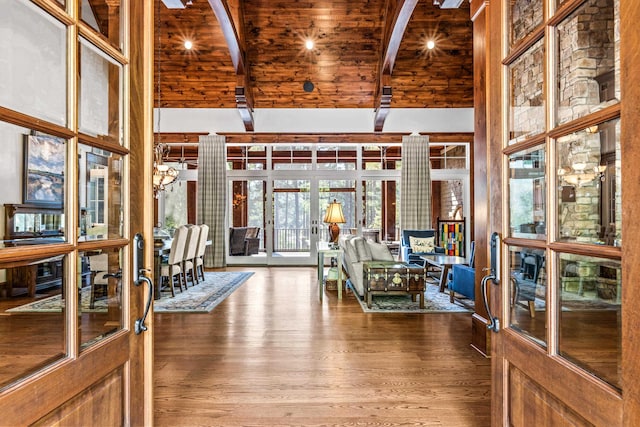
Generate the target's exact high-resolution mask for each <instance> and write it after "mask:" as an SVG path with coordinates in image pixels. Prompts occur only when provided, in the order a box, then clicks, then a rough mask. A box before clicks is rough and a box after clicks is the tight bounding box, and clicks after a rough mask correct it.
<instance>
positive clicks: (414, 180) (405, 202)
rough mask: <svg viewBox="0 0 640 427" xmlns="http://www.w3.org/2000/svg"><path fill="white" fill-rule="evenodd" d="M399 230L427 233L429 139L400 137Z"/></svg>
mask: <svg viewBox="0 0 640 427" xmlns="http://www.w3.org/2000/svg"><path fill="white" fill-rule="evenodd" d="M400 228H401V229H402V230H427V229H431V228H433V227H432V224H431V162H430V161H429V137H428V136H422V135H410V136H403V137H402V174H401V180H400Z"/></svg>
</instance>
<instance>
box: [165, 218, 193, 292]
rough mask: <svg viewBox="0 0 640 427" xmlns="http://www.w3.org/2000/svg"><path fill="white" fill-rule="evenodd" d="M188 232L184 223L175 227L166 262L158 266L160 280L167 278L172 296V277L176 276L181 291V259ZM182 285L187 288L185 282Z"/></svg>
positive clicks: (173, 290)
mask: <svg viewBox="0 0 640 427" xmlns="http://www.w3.org/2000/svg"><path fill="white" fill-rule="evenodd" d="M188 232H189V229H188V228H187V227H186V226H184V225H181V226H180V227H178V228H177V229H176V231H175V233H174V234H173V241H172V242H171V249H170V250H169V259H168V260H167V263H166V264H165V263H163V264H162V265H161V266H160V280H161V281H162V280H163V279H164V278H165V277H166V278H167V279H168V281H169V286H170V288H171V296H172V297H175V296H176V292H175V289H174V279H175V278H176V276H177V278H178V286H179V287H180V292H182V260H183V259H184V248H185V243H186V241H187V234H188ZM160 286H162V283H160ZM184 287H185V289H186V288H187V284H186V283H185V286H184ZM161 289H162V288H161Z"/></svg>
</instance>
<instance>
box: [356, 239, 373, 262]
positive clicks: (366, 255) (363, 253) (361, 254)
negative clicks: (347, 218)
mask: <svg viewBox="0 0 640 427" xmlns="http://www.w3.org/2000/svg"><path fill="white" fill-rule="evenodd" d="M351 241H352V242H353V244H354V245H355V247H356V252H357V253H358V261H363V262H364V261H371V260H373V257H372V254H371V249H370V247H369V242H367V241H366V240H365V239H364V238H363V237H354V238H353V239H352V240H351Z"/></svg>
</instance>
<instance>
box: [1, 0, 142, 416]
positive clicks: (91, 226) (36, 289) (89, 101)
mask: <svg viewBox="0 0 640 427" xmlns="http://www.w3.org/2000/svg"><path fill="white" fill-rule="evenodd" d="M94 6H95V4H94V2H82V1H80V0H66V1H61V0H58V1H34V2H31V1H27V0H0V28H2V33H3V36H2V41H0V57H2V58H3V59H4V61H0V134H2V140H3V156H2V158H1V159H0V169H2V170H3V171H4V172H3V173H4V175H3V177H4V182H5V190H4V191H3V192H2V195H1V196H0V206H1V208H2V215H3V216H4V221H5V223H6V225H7V226H9V227H7V228H6V233H5V236H4V240H3V241H2V244H1V245H0V281H1V282H3V289H2V292H0V309H1V311H2V316H0V330H1V332H0V348H2V354H3V357H2V361H0V365H1V366H0V408H2V422H1V423H2V424H6V425H32V424H38V425H51V424H66V425H96V424H103V425H151V424H152V423H153V412H152V385H153V384H152V371H151V369H152V363H151V362H152V341H153V340H152V319H151V318H150V317H147V318H146V322H145V325H146V327H147V331H146V332H142V333H139V334H138V333H136V332H135V329H136V327H135V325H136V321H137V320H138V319H140V318H142V313H143V311H144V307H145V302H146V301H148V299H147V300H146V298H147V296H148V294H149V289H150V287H147V286H146V285H143V286H136V285H135V284H134V272H133V271H132V264H133V262H132V258H133V254H134V252H135V250H134V240H133V236H134V235H136V234H137V233H141V236H142V237H143V238H146V239H145V243H144V246H145V249H146V254H145V257H144V259H143V260H141V263H139V264H138V265H139V266H140V267H144V266H145V265H146V266H150V265H151V263H152V262H153V258H152V243H153V236H152V233H151V230H152V222H153V218H152V216H151V214H150V213H149V211H150V210H149V209H146V207H148V206H151V205H152V187H151V178H150V177H151V159H152V143H151V141H152V138H151V137H152V128H151V123H152V120H151V112H152V105H151V94H152V83H151V82H152V76H153V70H152V69H151V67H150V65H149V64H151V58H152V54H153V48H152V39H153V38H152V32H153V24H152V23H153V2H152V1H150V0H145V1H126V0H125V1H121V2H108V5H105V4H104V3H102V4H101V5H99V6H98V7H95V8H94ZM98 23H99V24H98ZM16 165H24V171H22V170H21V168H20V167H16ZM21 172H23V173H21Z"/></svg>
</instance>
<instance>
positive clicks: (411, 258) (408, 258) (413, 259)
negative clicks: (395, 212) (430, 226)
mask: <svg viewBox="0 0 640 427" xmlns="http://www.w3.org/2000/svg"><path fill="white" fill-rule="evenodd" d="M411 237H417V238H420V239H427V238H431V239H433V250H432V251H429V252H416V251H414V250H413V249H412V248H411ZM435 239H436V231H435V230H402V238H401V240H400V254H401V255H402V260H403V261H404V262H407V263H409V264H420V265H424V260H422V259H421V258H420V256H422V255H433V254H438V253H439V254H444V249H443V248H440V247H438V246H435Z"/></svg>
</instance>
